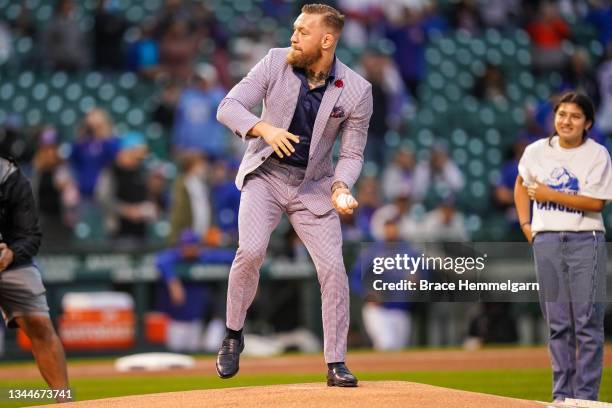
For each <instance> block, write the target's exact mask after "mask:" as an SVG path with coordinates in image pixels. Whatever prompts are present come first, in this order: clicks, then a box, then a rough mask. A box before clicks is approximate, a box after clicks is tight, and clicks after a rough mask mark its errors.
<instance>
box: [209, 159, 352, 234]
mask: <svg viewBox="0 0 612 408" xmlns="http://www.w3.org/2000/svg"><path fill="white" fill-rule="evenodd" d="M238 165H239V162H238V161H236V160H234V159H227V160H216V161H215V162H214V163H212V172H211V186H210V189H211V190H210V191H211V201H212V208H213V220H214V224H215V225H216V226H217V227H218V228H219V230H220V232H221V234H222V239H221V243H222V244H223V245H235V244H237V243H238V208H239V207H240V190H238V188H236V184H235V182H234V179H235V178H236V172H237V170H238ZM360 204H361V203H360Z"/></svg>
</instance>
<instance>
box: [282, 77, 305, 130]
mask: <svg viewBox="0 0 612 408" xmlns="http://www.w3.org/2000/svg"><path fill="white" fill-rule="evenodd" d="M287 67H288V68H287V71H286V72H287V92H286V93H285V96H286V98H285V103H284V104H283V105H284V108H283V126H282V128H283V129H289V125H291V120H292V119H293V115H294V114H295V108H296V106H297V100H298V97H299V96H300V86H301V85H302V82H301V81H300V78H298V77H297V75H295V74H294V73H293V68H291V66H290V65H287Z"/></svg>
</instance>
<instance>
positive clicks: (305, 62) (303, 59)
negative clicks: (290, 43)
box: [287, 48, 323, 69]
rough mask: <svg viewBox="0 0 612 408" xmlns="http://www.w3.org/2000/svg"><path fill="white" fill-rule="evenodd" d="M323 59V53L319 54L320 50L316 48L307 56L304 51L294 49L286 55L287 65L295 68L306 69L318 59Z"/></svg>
mask: <svg viewBox="0 0 612 408" xmlns="http://www.w3.org/2000/svg"><path fill="white" fill-rule="evenodd" d="M322 57H323V52H321V49H320V48H317V49H316V51H313V52H312V53H310V54H307V53H306V52H304V51H297V50H295V49H293V48H292V49H291V51H289V54H287V63H288V64H289V65H291V66H293V67H295V68H302V69H304V68H306V67H308V66H310V65H312V64H314V63H315V62H317V61H318V60H319V59H321V58H322Z"/></svg>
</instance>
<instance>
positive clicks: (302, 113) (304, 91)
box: [280, 57, 336, 167]
mask: <svg viewBox="0 0 612 408" xmlns="http://www.w3.org/2000/svg"><path fill="white" fill-rule="evenodd" d="M293 73H294V74H295V75H296V76H297V77H298V78H299V79H300V82H301V83H302V84H301V86H300V95H299V96H298V100H297V104H296V106H295V113H294V114H293V119H292V120H291V125H289V129H287V131H288V132H289V133H292V134H294V135H296V136H297V137H299V138H300V143H297V144H296V143H294V142H291V144H292V145H293V147H294V148H295V152H293V153H291V156H286V155H283V158H282V159H280V160H281V161H282V162H284V163H287V164H291V165H292V166H298V167H306V166H307V165H308V155H309V152H310V139H312V131H313V130H314V124H315V119H316V118H317V112H319V106H321V101H322V100H323V94H324V93H325V89H326V88H327V85H329V83H330V82H331V81H333V79H334V77H335V76H336V58H335V57H334V62H333V63H332V67H331V70H330V71H329V76H328V77H327V80H326V81H325V84H323V85H321V86H319V87H318V88H314V89H310V88H309V87H308V79H307V78H306V71H304V70H303V69H301V68H293Z"/></svg>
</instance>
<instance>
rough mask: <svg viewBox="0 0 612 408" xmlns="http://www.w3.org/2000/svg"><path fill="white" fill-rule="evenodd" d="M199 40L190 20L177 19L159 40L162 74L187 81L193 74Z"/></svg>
mask: <svg viewBox="0 0 612 408" xmlns="http://www.w3.org/2000/svg"><path fill="white" fill-rule="evenodd" d="M197 47H198V42H197V39H196V37H195V35H194V33H193V29H192V27H191V26H190V24H189V22H188V21H185V20H182V19H175V20H173V21H171V22H170V23H169V25H168V27H167V29H166V30H165V31H164V32H163V34H162V36H161V38H160V41H159V63H160V69H161V74H162V75H164V76H166V77H168V78H170V79H174V80H178V81H182V82H187V81H189V79H191V76H192V74H193V68H192V67H193V65H194V61H195V57H196V53H197V49H198V48H197Z"/></svg>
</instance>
